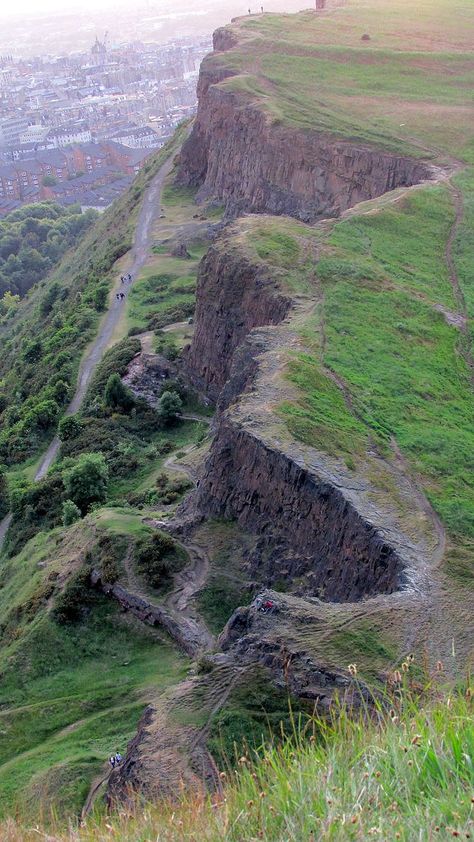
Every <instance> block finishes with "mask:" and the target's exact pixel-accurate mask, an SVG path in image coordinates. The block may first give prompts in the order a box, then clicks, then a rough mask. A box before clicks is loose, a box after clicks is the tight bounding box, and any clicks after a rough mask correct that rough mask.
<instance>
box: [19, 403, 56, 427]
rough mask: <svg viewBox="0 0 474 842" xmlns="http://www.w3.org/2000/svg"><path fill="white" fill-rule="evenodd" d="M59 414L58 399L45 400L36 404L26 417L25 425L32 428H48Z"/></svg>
mask: <svg viewBox="0 0 474 842" xmlns="http://www.w3.org/2000/svg"><path fill="white" fill-rule="evenodd" d="M58 415H59V406H58V404H57V403H56V401H53V400H48V399H46V400H44V401H40V402H39V403H37V404H36V406H34V407H33V408H32V409H31V410H30V411H29V412H28V414H27V416H26V418H25V427H26V428H30V429H40V430H48V429H49V427H51V426H52V425H53V424H54V422H55V421H56V419H57V417H58Z"/></svg>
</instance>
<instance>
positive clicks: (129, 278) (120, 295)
mask: <svg viewBox="0 0 474 842" xmlns="http://www.w3.org/2000/svg"><path fill="white" fill-rule="evenodd" d="M120 280H121V282H122V284H127V283H128V284H131V283H132V276H131V274H130V272H129V273H128V275H120ZM115 298H116V299H117V301H123V300H124V298H125V293H124V292H116V293H115Z"/></svg>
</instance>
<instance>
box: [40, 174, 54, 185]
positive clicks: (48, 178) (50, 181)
mask: <svg viewBox="0 0 474 842" xmlns="http://www.w3.org/2000/svg"><path fill="white" fill-rule="evenodd" d="M57 183H58V182H57V180H56V179H55V177H54V175H45V176H44V178H43V181H42V184H43V187H55V186H56V184H57Z"/></svg>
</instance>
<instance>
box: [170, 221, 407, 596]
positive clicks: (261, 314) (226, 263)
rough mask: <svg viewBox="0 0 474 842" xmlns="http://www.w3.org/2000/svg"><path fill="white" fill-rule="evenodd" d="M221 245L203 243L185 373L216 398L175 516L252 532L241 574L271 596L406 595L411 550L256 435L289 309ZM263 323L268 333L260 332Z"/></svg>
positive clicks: (353, 501) (342, 488) (313, 469)
mask: <svg viewBox="0 0 474 842" xmlns="http://www.w3.org/2000/svg"><path fill="white" fill-rule="evenodd" d="M229 242H230V241H229V239H228V237H227V235H225V236H224V237H223V238H222V240H221V241H220V242H217V243H216V244H214V246H213V248H212V249H211V251H210V253H209V254H208V256H207V257H205V258H204V260H203V262H202V264H201V268H200V273H199V277H198V300H199V307H198V310H197V319H196V321H197V324H196V333H195V336H194V339H193V342H192V345H191V348H190V349H189V350H188V352H187V354H186V356H185V365H186V370H187V372H188V374H190V376H191V378H193V377H194V378H195V379H196V378H197V379H198V380H199V382H200V385H201V387H202V388H204V389H205V390H207V393H208V394H209V395H210V396H211V397H212V398H213V399H215V398H216V394H217V391H218V388H219V386H220V387H221V391H220V395H219V400H218V413H217V418H216V427H215V428H216V435H215V438H214V440H213V443H212V445H211V449H210V452H209V455H208V457H207V459H206V462H205V464H204V467H203V471H202V475H201V478H200V482H199V484H198V488H197V489H196V490H195V492H194V494H193V495H192V496H191V498H189V500H188V501H187V502H186V503H185V504H184V508H183V509H182V511H181V513H182V514H183V516H184V515H185V514H189V512H190V510H192V511H193V513H194V515H195V516H196V517H197V518H198V519H202V518H205V519H206V518H220V517H224V518H227V519H232V520H236V521H237V522H238V523H239V525H240V526H241V527H242V528H244V529H245V530H247V531H249V532H251V533H253V534H256V535H257V536H258V541H257V544H256V548H255V550H254V551H253V552H252V553H251V554H250V556H249V559H248V568H249V570H248V573H249V574H250V577H253V578H254V579H255V580H257V581H260V582H263V583H264V584H266V585H268V586H273V587H276V588H277V589H278V588H283V589H285V590H292V591H293V592H294V593H299V594H302V595H303V594H304V595H313V596H319V597H320V598H323V599H325V600H329V601H334V602H345V601H350V602H354V601H358V600H361V599H363V598H365V597H369V596H374V595H377V594H390V593H393V592H394V591H395V590H398V589H400V588H401V587H402V586H404V585H405V586H408V582H409V581H410V580H411V581H412V582H413V581H414V577H413V571H414V569H415V568H416V551H415V550H414V547H413V546H410V541H409V540H408V539H407V537H406V536H405V535H403V534H401V533H397V530H396V529H393V528H392V527H393V524H389V523H388V521H387V519H384V517H383V516H382V515H381V514H380V513H379V512H378V511H377V508H376V507H375V506H374V505H370V506H368V505H367V503H366V502H364V501H363V499H362V495H360V494H359V493H358V490H357V489H355V490H354V489H351V488H350V483H349V482H348V479H347V476H346V477H345V478H344V477H343V476H342V475H341V474H339V475H338V474H337V472H336V471H334V470H333V471H332V472H331V469H330V466H328V465H323V464H322V462H321V460H320V459H319V460H318V457H319V456H321V454H318V452H317V451H312V452H311V453H310V454H309V458H308V454H305V455H304V456H303V451H302V449H300V447H299V445H298V444H297V443H296V442H290V443H288V442H286V444H285V443H284V442H282V441H281V440H279V439H277V438H276V436H275V435H274V434H272V432H271V431H269V430H268V429H267V427H268V422H269V417H270V419H271V409H270V414H269V415H268V414H267V415H266V416H265V420H264V419H263V418H262V416H261V414H260V408H261V406H262V404H263V405H264V406H266V405H267V404H269V405H270V407H271V405H273V403H274V401H275V398H274V396H273V395H272V392H271V387H269V386H268V382H270V383H272V382H274V379H275V376H276V377H278V373H279V370H280V369H281V365H282V363H281V357H282V354H281V352H282V351H284V349H285V343H286V341H287V340H288V336H287V334H290V333H291V332H292V331H291V329H290V328H289V325H288V324H287V323H286V322H285V319H286V317H287V316H288V314H289V313H290V311H291V309H292V301H291V299H290V298H289V296H286V295H283V294H282V292H281V291H280V289H279V287H278V284H277V283H276V281H273V282H272V279H271V277H270V275H269V274H268V276H264V274H263V272H262V268H261V266H260V265H255V266H252V263H251V260H250V259H248V260H247V259H245V258H244V259H242V258H241V256H240V254H239V251H238V249H237V248H235V249H234V250H232V249H230V251H229V250H228V249H227V245H228V243H229ZM262 278H264V280H262ZM272 299H273V301H272ZM265 316H270V318H269V321H271V324H272V325H278V322H279V325H278V326H275V327H262V324H263V322H264V319H265ZM256 326H258V327H259V328H260V329H257V330H255V327H256ZM280 334H281V335H280ZM275 337H278V338H276V339H275ZM239 343H240V344H239ZM272 343H273V344H272ZM269 359H271V363H270V364H268V360H269ZM269 365H270V368H271V371H270V370H268V367H269ZM263 369H265V372H264V374H263V376H262V370H263ZM226 378H227V379H226ZM253 399H255V401H254V402H255V406H254V403H253ZM270 423H271V420H270ZM355 484H356V485H357V482H355ZM186 508H187V511H186ZM415 578H416V577H415Z"/></svg>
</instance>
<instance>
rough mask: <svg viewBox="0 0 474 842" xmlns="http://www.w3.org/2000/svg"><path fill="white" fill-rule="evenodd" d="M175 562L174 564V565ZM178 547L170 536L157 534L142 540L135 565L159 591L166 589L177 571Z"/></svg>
mask: <svg viewBox="0 0 474 842" xmlns="http://www.w3.org/2000/svg"><path fill="white" fill-rule="evenodd" d="M173 561H174V564H173ZM176 562H177V555H176V545H175V542H174V541H173V539H172V538H170V537H169V535H165V534H164V533H163V532H155V533H154V534H153V535H152V536H150V537H149V538H143V539H141V540H140V541H139V542H138V544H137V548H136V550H135V564H136V568H137V571H138V573H139V574H140V575H141V576H143V578H144V579H145V580H146V581H147V582H148V584H149V585H151V587H152V588H156V589H157V590H163V589H165V588H166V587H167V586H168V585H169V583H170V580H171V576H172V574H173V572H174V571H175V570H176V569H177V565H176Z"/></svg>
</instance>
